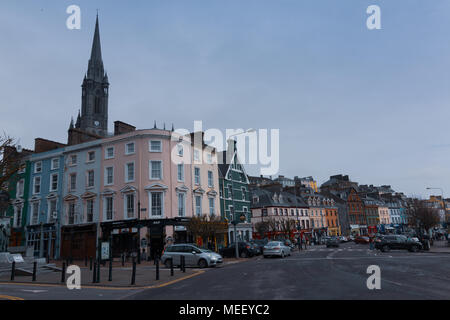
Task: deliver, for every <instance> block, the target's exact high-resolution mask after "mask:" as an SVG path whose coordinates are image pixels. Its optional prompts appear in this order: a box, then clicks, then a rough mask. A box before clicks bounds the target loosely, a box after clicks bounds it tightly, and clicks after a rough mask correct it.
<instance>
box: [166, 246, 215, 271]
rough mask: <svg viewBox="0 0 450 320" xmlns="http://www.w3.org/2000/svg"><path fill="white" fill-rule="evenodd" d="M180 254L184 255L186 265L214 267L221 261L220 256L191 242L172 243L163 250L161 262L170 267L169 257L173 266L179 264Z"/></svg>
mask: <svg viewBox="0 0 450 320" xmlns="http://www.w3.org/2000/svg"><path fill="white" fill-rule="evenodd" d="M181 256H184V261H185V264H186V266H191V267H200V268H207V267H214V266H217V265H218V264H221V263H222V262H223V260H222V256H221V255H220V254H217V253H215V252H212V251H210V250H206V249H201V248H198V247H196V246H194V245H192V244H174V245H170V246H168V247H167V248H166V249H165V250H164V254H163V256H162V257H161V262H162V263H163V264H164V265H165V266H166V267H168V268H170V259H173V265H174V266H180V265H181Z"/></svg>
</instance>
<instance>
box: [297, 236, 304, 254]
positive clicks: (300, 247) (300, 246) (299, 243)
mask: <svg viewBox="0 0 450 320" xmlns="http://www.w3.org/2000/svg"><path fill="white" fill-rule="evenodd" d="M302 245H303V240H302V238H301V237H300V238H298V251H300V250H302Z"/></svg>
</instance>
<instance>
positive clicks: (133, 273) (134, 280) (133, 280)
mask: <svg viewBox="0 0 450 320" xmlns="http://www.w3.org/2000/svg"><path fill="white" fill-rule="evenodd" d="M135 284H136V261H135V260H134V258H133V272H132V274H131V285H132V286H134V285H135Z"/></svg>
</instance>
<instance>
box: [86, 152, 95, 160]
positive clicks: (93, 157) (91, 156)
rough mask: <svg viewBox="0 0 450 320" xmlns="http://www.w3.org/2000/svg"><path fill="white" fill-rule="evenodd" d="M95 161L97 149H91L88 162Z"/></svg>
mask: <svg viewBox="0 0 450 320" xmlns="http://www.w3.org/2000/svg"><path fill="white" fill-rule="evenodd" d="M93 161H95V151H89V152H88V159H87V162H93Z"/></svg>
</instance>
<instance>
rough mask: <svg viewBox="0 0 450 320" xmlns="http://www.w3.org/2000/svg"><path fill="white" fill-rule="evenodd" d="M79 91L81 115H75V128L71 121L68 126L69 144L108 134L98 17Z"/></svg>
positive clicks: (105, 91)
mask: <svg viewBox="0 0 450 320" xmlns="http://www.w3.org/2000/svg"><path fill="white" fill-rule="evenodd" d="M81 88H82V97H81V113H80V112H79V113H78V118H77V121H76V124H75V125H74V123H73V120H72V121H71V123H70V128H69V139H68V140H69V141H68V144H69V145H74V144H78V143H83V142H87V141H90V140H95V139H99V138H103V137H106V136H107V135H108V96H109V82H108V75H107V73H105V69H104V66H103V60H102V48H101V44H100V28H99V23H98V16H97V21H96V23H95V33H94V41H93V43H92V51H91V58H90V60H89V66H88V71H87V74H86V75H85V77H84V80H83V84H82V86H81Z"/></svg>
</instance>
